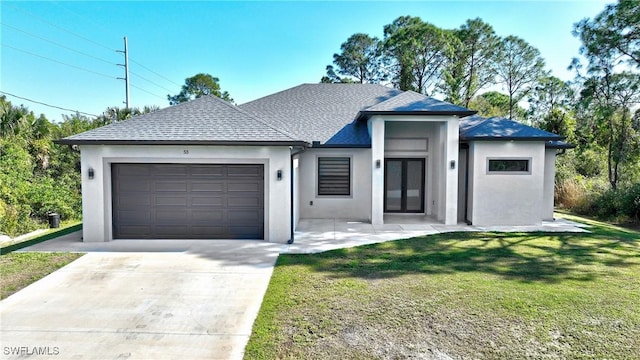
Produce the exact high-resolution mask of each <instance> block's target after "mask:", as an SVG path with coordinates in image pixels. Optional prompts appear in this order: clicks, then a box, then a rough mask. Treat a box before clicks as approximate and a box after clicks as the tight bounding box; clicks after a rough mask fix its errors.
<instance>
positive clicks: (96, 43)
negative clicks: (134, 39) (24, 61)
mask: <svg viewBox="0 0 640 360" xmlns="http://www.w3.org/2000/svg"><path fill="white" fill-rule="evenodd" d="M3 5H6V6H9V7H10V8H13V9H14V10H17V11H19V12H21V13H23V14H26V15H28V16H31V17H32V18H34V19H38V20H40V21H41V22H43V23H45V24H47V25H49V26H53V27H54V28H56V29H58V30H61V31H64V32H66V33H68V34H71V35H73V36H75V37H77V38H80V39H82V40H84V41H88V42H90V43H92V44H94V45H97V46H99V47H101V48H104V49H107V50H109V51H115V49H112V48H110V47H108V46H105V45H102V44H100V43H98V42H95V41H93V40H91V39H89V38H87V37H84V36H82V35H79V34H76V33H74V32H73V31H70V30H67V29H65V28H62V27H60V26H58V25H56V24H54V23H51V22H49V21H47V20H45V19H43V18H41V17H39V16H36V15H33V14H32V13H30V12H28V11H26V10H23V9H20V8H19V7H16V6H13V5H11V4H10V3H9V2H7V1H4V2H3Z"/></svg>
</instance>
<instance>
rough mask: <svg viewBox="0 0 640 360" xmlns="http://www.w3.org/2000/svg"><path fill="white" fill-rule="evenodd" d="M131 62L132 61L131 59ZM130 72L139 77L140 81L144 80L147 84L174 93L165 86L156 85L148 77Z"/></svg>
mask: <svg viewBox="0 0 640 360" xmlns="http://www.w3.org/2000/svg"><path fill="white" fill-rule="evenodd" d="M129 60H131V59H129ZM129 72H130V73H131V75H134V76H137V77H139V78H140V79H142V80H144V81H146V82H149V83H151V84H153V85H155V86H157V87H159V88H162V89H164V90H167V91H168V92H173V91H174V90H169V89H167V88H166V87H164V86H162V85H160V84H158V83H155V82H153V81H151V80H149V79H147V78H146V77H144V76H142V75H139V74H136V73H134V72H133V71H129Z"/></svg>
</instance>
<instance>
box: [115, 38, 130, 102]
mask: <svg viewBox="0 0 640 360" xmlns="http://www.w3.org/2000/svg"><path fill="white" fill-rule="evenodd" d="M116 51H117V52H120V53H124V65H123V64H118V65H119V66H123V67H124V77H123V78H118V79H120V80H124V83H125V91H126V96H127V100H126V102H125V104H126V105H127V109H129V50H127V37H126V36H125V37H124V51H122V50H116Z"/></svg>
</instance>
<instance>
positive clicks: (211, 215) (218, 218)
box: [191, 209, 225, 223]
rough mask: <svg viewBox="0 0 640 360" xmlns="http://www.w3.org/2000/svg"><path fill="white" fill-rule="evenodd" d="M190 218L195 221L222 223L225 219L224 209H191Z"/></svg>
mask: <svg viewBox="0 0 640 360" xmlns="http://www.w3.org/2000/svg"><path fill="white" fill-rule="evenodd" d="M191 219H192V220H193V221H196V222H199V223H200V222H203V221H210V222H214V223H222V222H223V221H224V220H225V212H224V210H220V209H217V210H208V211H199V210H192V211H191Z"/></svg>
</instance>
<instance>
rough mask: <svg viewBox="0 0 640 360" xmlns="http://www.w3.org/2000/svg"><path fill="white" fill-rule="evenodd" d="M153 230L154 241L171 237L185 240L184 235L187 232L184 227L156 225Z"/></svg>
mask: <svg viewBox="0 0 640 360" xmlns="http://www.w3.org/2000/svg"><path fill="white" fill-rule="evenodd" d="M155 230H156V231H155V233H156V239H166V238H171V237H172V236H178V237H182V238H187V237H185V234H187V233H188V232H189V228H188V227H187V226H186V225H156V227H155Z"/></svg>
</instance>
